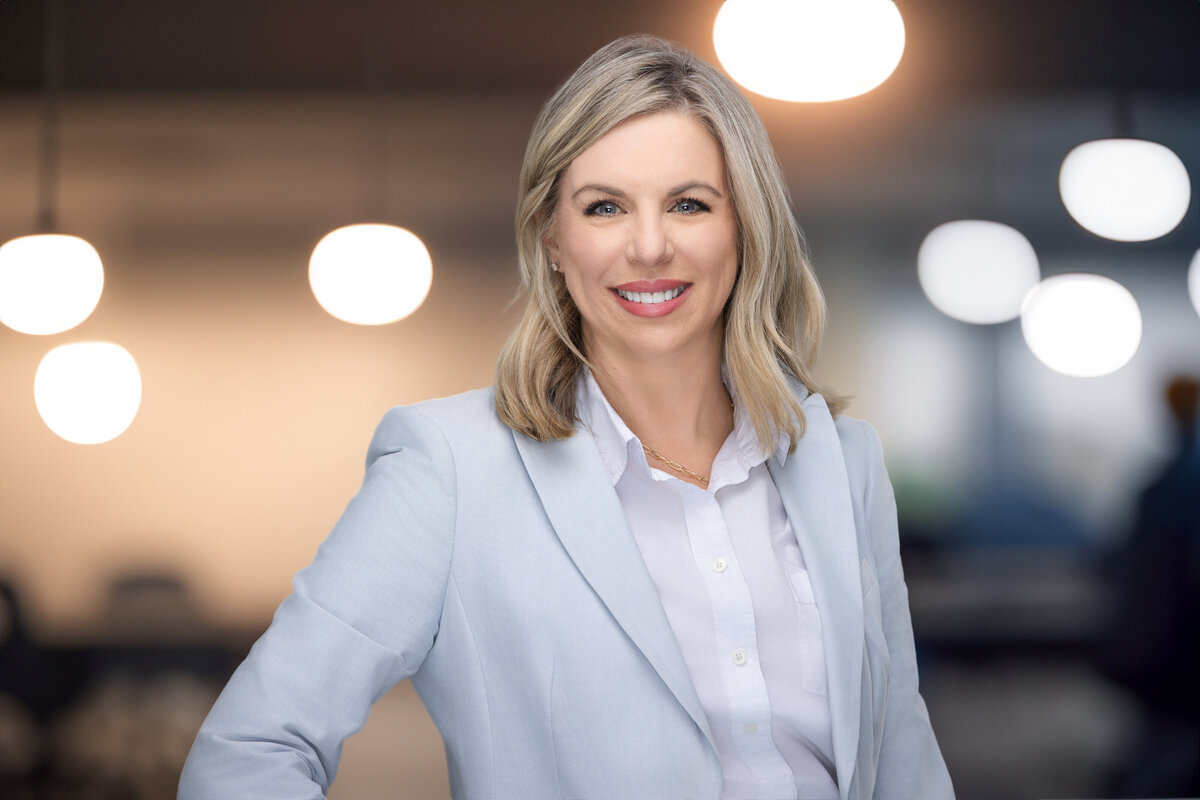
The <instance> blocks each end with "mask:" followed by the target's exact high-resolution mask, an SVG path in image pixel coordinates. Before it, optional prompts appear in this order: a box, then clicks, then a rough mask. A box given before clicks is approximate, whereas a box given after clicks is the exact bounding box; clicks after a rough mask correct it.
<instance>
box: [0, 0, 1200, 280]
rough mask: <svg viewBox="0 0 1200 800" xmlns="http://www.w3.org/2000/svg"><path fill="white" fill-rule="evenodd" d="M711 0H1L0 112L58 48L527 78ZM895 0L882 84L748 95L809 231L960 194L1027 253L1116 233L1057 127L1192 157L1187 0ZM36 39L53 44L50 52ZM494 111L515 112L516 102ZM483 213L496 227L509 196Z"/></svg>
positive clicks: (417, 84) (1079, 137) (902, 245)
mask: <svg viewBox="0 0 1200 800" xmlns="http://www.w3.org/2000/svg"><path fill="white" fill-rule="evenodd" d="M720 5H721V3H720V1H719V0H653V2H651V1H650V0H607V2H604V3H603V4H595V3H585V2H580V1H579V0H41V2H39V0H0V114H3V113H4V110H5V109H6V108H8V109H10V113H15V111H16V110H17V109H20V110H21V111H22V112H23V113H25V114H26V115H29V114H30V113H31V112H34V111H35V109H36V108H37V107H38V103H37V99H38V96H39V94H40V93H41V92H42V87H43V85H44V83H43V79H44V77H46V76H47V75H53V74H54V73H53V72H47V71H46V70H45V69H44V66H45V65H46V64H50V65H53V64H58V65H59V66H60V67H61V73H60V75H61V86H62V90H63V92H64V95H65V98H66V99H67V100H71V101H74V100H79V101H84V102H86V101H88V100H89V99H90V100H92V101H93V102H97V101H104V100H105V98H119V97H132V96H138V97H157V98H182V99H185V100H188V99H191V100H195V99H197V98H203V99H205V101H206V102H210V101H212V100H213V99H214V98H229V99H231V100H235V101H236V100H237V99H238V98H253V97H255V96H260V95H262V94H264V93H267V94H270V95H271V96H274V97H281V96H296V97H300V96H312V95H314V94H315V95H317V96H324V97H331V98H336V97H344V96H354V95H359V94H366V95H375V94H391V95H395V96H397V97H398V98H399V97H403V98H406V102H407V101H411V100H413V99H414V98H422V97H423V98H427V99H430V100H435V101H436V99H437V98H448V99H450V100H452V101H454V102H463V100H464V98H471V97H474V96H479V97H481V98H482V97H508V96H512V97H517V98H541V97H545V96H546V94H547V93H548V92H549V91H550V90H551V89H552V88H553V87H554V85H555V84H556V83H557V82H558V81H560V80H561V79H562V78H563V77H565V76H566V75H567V74H568V73H569V72H570V71H571V69H573V68H574V66H575V65H577V64H578V63H579V62H580V61H581V60H582V58H583V57H584V56H585V55H586V54H587V53H589V52H591V51H592V50H594V49H595V48H596V47H598V46H600V45H601V44H603V43H605V42H607V41H610V40H611V39H613V38H615V37H617V36H619V35H622V34H625V33H631V32H636V31H641V32H649V33H654V34H657V35H661V36H664V37H666V38H670V39H673V40H675V41H679V42H681V43H683V44H685V45H686V46H688V47H690V48H692V49H693V50H695V51H696V52H697V53H698V54H699V55H701V56H702V57H704V58H707V59H710V60H713V59H714V58H715V56H714V53H713V51H712V44H711V41H712V39H711V25H712V20H713V18H714V16H715V14H716V11H717V9H718V8H719V7H720ZM897 5H898V6H899V7H900V9H901V12H902V14H903V16H904V19H905V25H906V34H907V42H906V49H905V54H904V58H903V60H902V61H901V63H900V66H899V67H898V68H897V70H896V72H895V73H894V74H893V75H892V76H891V78H889V79H888V81H887V82H886V83H885V84H884V85H883V86H882V87H881V88H880V89H879V90H876V91H873V92H870V93H868V94H866V95H863V96H861V97H858V98H852V99H850V100H845V101H841V102H839V103H830V104H790V103H782V102H778V101H773V100H767V99H764V98H761V97H757V96H752V100H753V102H754V104H755V106H756V108H757V109H758V110H759V113H760V114H761V115H762V116H763V118H764V120H765V122H766V123H767V126H768V130H769V131H770V133H771V135H772V139H773V140H774V141H775V144H776V147H777V149H778V151H779V155H780V160H781V162H782V163H783V166H784V169H785V172H786V173H787V176H788V179H789V182H790V183H791V184H792V187H793V192H794V194H795V197H796V206H797V213H798V215H799V217H800V219H801V221H802V222H803V224H804V226H805V228H806V230H808V231H810V233H811V232H813V231H819V232H822V233H824V234H825V236H824V239H825V240H829V239H837V240H840V241H846V240H849V239H851V238H856V239H858V240H861V241H862V242H865V243H866V244H867V245H870V246H872V247H875V248H877V250H878V251H879V252H881V253H900V254H908V255H911V254H913V253H915V249H916V247H917V245H918V244H919V242H920V240H921V237H922V236H923V235H924V233H925V232H927V231H928V230H929V229H930V228H931V227H932V226H933V225H935V224H937V223H938V222H941V221H945V220H946V219H953V218H956V217H962V216H965V215H972V216H979V217H983V218H988V219H997V220H1000V221H1004V222H1006V223H1008V224H1012V225H1014V226H1016V227H1018V229H1020V230H1021V231H1022V232H1024V233H1025V234H1026V235H1027V236H1028V237H1029V238H1030V239H1031V241H1033V242H1034V244H1035V246H1036V247H1037V248H1038V251H1039V253H1042V254H1043V255H1047V254H1050V255H1053V254H1055V253H1060V254H1070V255H1072V256H1075V255H1082V256H1085V257H1086V256H1088V255H1089V254H1091V255H1097V254H1102V255H1108V254H1111V253H1112V252H1115V251H1114V250H1113V243H1110V242H1105V241H1102V240H1099V239H1097V237H1094V236H1091V235H1090V234H1087V233H1085V232H1083V231H1082V230H1081V229H1079V228H1078V226H1075V225H1074V224H1073V223H1072V222H1071V220H1070V218H1069V217H1068V216H1067V215H1066V213H1065V211H1064V210H1063V209H1062V206H1061V203H1060V202H1059V200H1058V197H1057V187H1056V185H1055V179H1054V176H1055V175H1056V173H1057V167H1058V164H1059V163H1060V162H1061V160H1062V158H1063V157H1064V156H1065V155H1066V153H1067V152H1068V151H1069V150H1070V148H1071V147H1073V146H1074V145H1075V144H1078V143H1079V142H1082V141H1086V140H1087V139H1090V138H1102V137H1104V136H1112V135H1116V134H1130V133H1132V134H1133V135H1137V136H1142V137H1145V138H1152V139H1155V140H1156V141H1160V142H1162V143H1163V144H1166V145H1167V146H1169V147H1171V148H1172V149H1174V150H1175V151H1176V153H1178V154H1179V156H1180V157H1181V158H1182V159H1183V161H1184V163H1185V165H1186V166H1187V167H1188V169H1189V171H1190V173H1191V175H1192V176H1193V180H1194V181H1195V180H1196V179H1197V178H1198V177H1200V3H1197V2H1196V0H897ZM47 12H57V16H55V14H54V13H47ZM55 20H57V22H55ZM55 31H58V32H59V35H51V36H49V37H47V36H46V33H47V32H51V33H53V32H55ZM47 40H48V41H50V42H51V43H52V44H55V43H57V44H59V45H61V49H60V50H59V51H57V57H56V55H55V51H54V50H52V49H51V50H47V48H45V47H44V46H43V44H44V42H46V41H47ZM47 53H49V55H50V58H48V59H47V58H45V56H46V55H47ZM6 101H7V105H6ZM106 102H107V101H106ZM517 105H520V107H521V113H522V115H523V114H525V113H527V112H526V111H525V105H527V104H517ZM74 107H75V108H78V107H79V106H78V104H76V106H74ZM114 107H115V106H114ZM1121 110H1125V111H1128V112H1129V113H1128V114H1121V113H1118V112H1119V111H1121ZM30 122H31V123H32V122H33V120H32V119H30ZM496 124H497V125H500V124H508V125H510V126H513V127H515V128H517V129H518V130H519V129H521V128H524V129H525V130H527V127H525V126H527V125H528V122H527V121H526V119H525V117H524V116H520V117H519V118H518V119H517V120H515V121H509V122H501V120H499V119H498V118H497V119H496ZM498 220H499V223H498V227H497V230H498V231H499V232H500V234H499V235H500V236H505V237H507V236H508V234H507V221H506V220H507V214H504V215H500V216H499V217H498ZM864 234H865V235H864ZM1198 242H1200V203H1193V207H1192V209H1191V210H1190V212H1189V214H1188V216H1187V217H1186V219H1185V221H1184V223H1183V224H1182V225H1181V226H1180V227H1179V228H1177V229H1176V231H1175V232H1173V233H1171V234H1169V235H1168V236H1166V237H1163V238H1162V239H1160V240H1158V241H1156V242H1152V243H1147V244H1144V245H1140V246H1139V247H1141V248H1142V249H1141V250H1139V252H1154V253H1157V254H1159V255H1162V254H1164V253H1169V254H1170V255H1171V256H1172V257H1175V258H1176V260H1178V258H1177V257H1178V256H1180V254H1183V253H1188V254H1189V255H1190V252H1191V251H1192V250H1194V249H1195V247H1196V245H1197V243H1198ZM1117 247H1118V248H1120V247H1123V245H1117ZM892 260H893V261H897V262H900V261H903V262H904V266H905V268H906V269H908V268H910V267H911V262H910V261H908V260H906V259H905V258H900V259H897V258H893V259H892Z"/></svg>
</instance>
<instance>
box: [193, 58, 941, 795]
mask: <svg viewBox="0 0 1200 800" xmlns="http://www.w3.org/2000/svg"><path fill="white" fill-rule="evenodd" d="M517 234H518V242H519V251H520V260H521V272H522V277H523V279H524V282H525V284H526V286H527V287H528V289H529V301H528V305H527V307H526V310H525V315H524V318H523V319H522V321H521V323H520V326H519V328H518V330H517V331H516V332H515V333H514V335H513V337H512V339H511V340H510V341H509V342H508V344H507V346H506V347H505V349H504V352H503V354H502V355H501V358H500V364H499V369H498V375H497V383H496V386H495V389H494V390H483V391H477V392H472V393H468V394H465V395H460V396H457V397H451V398H446V399H442V400H434V401H430V402H427V403H421V404H418V405H415V406H411V407H406V408H396V409H393V410H392V411H391V412H389V413H388V415H387V416H386V417H385V418H384V420H383V422H382V423H381V424H380V426H379V429H378V431H377V432H376V434H375V438H374V440H373V442H372V444H371V447H370V452H369V456H368V465H369V466H368V468H367V474H366V479H365V481H364V483H363V487H362V490H361V491H360V492H359V494H358V495H357V496H356V497H355V498H354V499H353V500H352V501H351V503H350V505H349V507H348V508H347V509H346V512H345V514H344V516H343V517H342V519H341V521H340V522H339V523H338V525H337V527H336V528H335V529H334V531H333V533H332V534H331V535H330V537H329V539H328V540H327V541H326V542H325V543H324V544H323V545H322V547H321V549H320V551H319V553H318V555H317V557H316V560H315V561H314V562H313V564H312V565H311V566H310V567H308V568H307V569H305V570H303V571H302V572H301V573H300V574H299V575H297V576H296V580H295V584H294V592H293V594H292V595H291V596H290V597H288V598H287V599H286V600H285V601H284V603H283V605H282V606H281V607H280V609H279V611H278V613H277V614H276V616H275V620H274V622H273V623H272V625H271V627H270V629H269V630H268V631H267V632H266V634H265V635H264V636H263V637H262V639H261V640H260V641H259V642H258V643H257V644H256V645H255V647H254V649H253V650H252V651H251V653H250V655H249V657H248V658H247V660H246V662H245V663H244V664H243V665H242V666H241V667H240V668H239V669H238V671H237V673H236V674H235V675H234V676H233V678H232V680H231V681H230V683H229V686H228V687H227V688H226V689H225V691H224V693H223V694H222V696H221V698H220V699H219V700H218V702H217V704H216V706H215V707H214V709H213V711H212V713H211V714H210V715H209V717H208V719H207V721H206V722H205V724H204V727H203V728H202V729H201V731H200V733H199V736H198V737H197V740H196V744H195V746H194V748H193V750H192V754H191V756H190V758H189V760H188V764H187V767H186V768H185V770H184V775H183V779H182V782H181V785H180V797H181V798H184V800H195V799H196V798H212V800H218V799H219V800H227V798H234V797H236V798H251V797H252V798H288V799H289V800H296V798H308V797H314V798H315V797H322V796H323V794H324V792H325V790H326V789H327V788H328V786H329V784H330V783H331V782H332V780H333V778H334V774H335V772H336V770H337V763H338V757H339V755H340V752H341V744H342V740H343V739H344V738H345V737H346V736H348V735H350V734H351V733H353V732H354V731H355V730H357V729H358V728H359V727H360V726H361V725H362V724H363V722H364V721H365V719H366V716H367V712H368V709H369V708H370V706H371V704H372V703H373V702H374V701H375V700H376V699H377V698H378V697H379V696H380V695H382V694H383V693H384V692H385V691H387V689H388V688H389V687H390V686H392V685H393V684H394V683H396V682H397V681H400V680H403V679H405V678H411V679H412V680H413V682H414V684H415V686H416V688H417V691H418V692H419V693H420V695H421V698H422V699H423V701H424V703H425V705H426V707H427V708H428V709H429V712H430V714H431V716H432V717H433V720H434V722H435V723H436V724H437V726H438V729H439V730H440V731H441V733H442V736H443V738H444V740H445V746H446V755H447V760H448V764H449V773H450V782H451V789H452V792H453V794H454V796H455V797H456V798H460V799H465V798H497V799H498V798H513V799H514V800H516V799H519V800H527V799H528V798H550V797H555V798H558V797H562V798H620V800H631V799H633V798H705V800H709V799H711V800H716V798H842V799H843V800H846V799H848V798H870V797H878V798H885V797H886V798H902V799H904V800H912V799H913V798H922V799H923V800H938V798H949V797H952V796H953V791H952V789H951V785H950V780H949V777H948V776H947V773H946V768H945V765H944V763H943V761H942V757H941V754H940V752H939V750H938V746H937V743H936V741H935V739H934V735H933V732H932V730H931V728H930V724H929V719H928V716H927V714H926V711H925V707H924V704H923V702H922V700H921V697H920V695H919V694H918V691H917V672H916V662H915V658H914V653H913V641H912V630H911V625H910V622H909V612H908V606H907V599H906V592H905V587H904V581H903V577H902V574H901V567H900V561H899V553H898V543H897V535H896V520H895V505H894V501H893V499H892V493H891V488H890V485H889V483H888V479H887V475H886V473H885V471H884V467H883V460H882V456H881V452H880V446H879V441H878V439H877V437H876V435H875V433H874V432H873V431H872V429H871V428H870V427H869V426H867V425H866V424H864V423H861V422H856V421H852V420H849V419H847V418H844V417H838V416H837V413H838V410H839V406H840V403H839V401H838V400H837V399H836V397H835V396H833V395H831V394H830V393H828V392H827V391H825V390H824V389H823V388H822V387H820V386H819V385H818V384H817V383H816V382H815V380H814V378H813V376H812V373H811V364H812V359H813V357H814V355H815V352H816V348H817V344H818V342H819V338H820V332H821V328H822V323H823V316H824V310H823V301H822V298H821V294H820V290H819V289H818V287H817V284H816V280H815V278H814V276H813V274H812V271H811V269H810V267H809V265H808V263H807V262H806V260H805V257H804V253H803V249H802V245H801V240H800V235H799V232H798V229H797V227H796V224H795V222H794V220H793V218H792V214H791V210H790V205H789V200H788V193H787V189H786V187H785V185H784V183H783V179H782V177H781V174H780V170H779V167H778V165H777V164H776V161H775V158H774V154H773V152H772V150H771V147H770V144H769V142H768V139H767V136H766V133H765V132H764V130H763V127H762V124H761V122H760V121H759V120H758V118H757V116H756V115H755V113H754V111H753V110H752V108H751V106H750V104H749V103H748V102H747V101H746V99H745V98H744V97H743V96H742V95H741V94H740V92H739V91H738V90H737V89H736V87H734V86H733V85H732V84H731V83H730V81H729V80H728V79H726V78H725V77H723V76H722V75H721V74H720V73H718V72H717V71H716V70H714V69H713V68H712V67H711V66H709V65H707V64H705V63H703V62H702V61H699V60H698V59H696V58H694V57H693V56H692V55H691V54H689V53H687V52H684V51H682V50H680V49H678V48H676V47H674V46H672V45H670V44H668V43H666V42H663V41H661V40H658V39H653V38H649V37H629V38H625V39H621V40H618V41H616V42H613V43H612V44H610V45H608V46H606V47H604V48H603V49H601V50H600V51H599V52H597V53H596V54H594V55H593V56H592V57H591V58H589V59H588V60H587V61H586V62H585V63H584V64H583V65H582V66H581V67H580V68H579V69H578V70H577V71H576V73H575V74H574V75H572V76H571V77H570V78H569V79H568V80H567V82H566V83H565V84H563V86H562V87H560V88H559V89H558V91H557V92H556V93H555V94H554V96H553V97H552V98H551V99H550V100H549V102H548V103H547V104H546V106H545V108H544V109H543V111H542V113H541V115H540V116H539V118H538V120H537V122H536V123H535V125H534V129H533V133H532V135H531V137H530V140H529V146H528V149H527V151H526V154H525V163H524V167H523V169H522V174H521V186H520V196H519V205H518V212H517Z"/></svg>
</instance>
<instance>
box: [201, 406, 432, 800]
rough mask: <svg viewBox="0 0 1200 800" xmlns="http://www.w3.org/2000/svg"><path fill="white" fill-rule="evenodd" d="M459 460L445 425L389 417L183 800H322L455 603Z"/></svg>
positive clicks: (230, 693) (260, 646)
mask: <svg viewBox="0 0 1200 800" xmlns="http://www.w3.org/2000/svg"><path fill="white" fill-rule="evenodd" d="M454 498H455V486H454V464H453V460H452V456H451V454H450V451H449V448H448V446H447V445H446V442H445V439H444V438H443V437H442V435H441V432H440V430H438V428H437V426H436V425H435V424H434V423H432V422H431V421H430V420H428V418H426V417H424V416H423V415H422V414H420V412H418V411H414V410H412V409H393V410H392V411H391V412H389V413H388V415H387V416H386V417H384V420H383V422H382V423H381V424H380V426H379V428H378V430H377V431H376V433H375V437H374V439H373V441H372V443H371V448H370V452H369V454H368V457H367V473H366V478H365V480H364V481H363V486H362V489H361V490H360V491H359V493H358V494H357V495H356V496H355V497H354V499H353V500H352V501H351V502H350V504H349V506H348V507H347V508H346V511H345V513H344V514H343V516H342V518H341V520H339V522H338V523H337V525H336V526H335V528H334V530H333V532H332V533H331V534H330V536H329V538H328V539H327V540H326V541H325V542H324V544H322V545H321V547H320V549H319V551H318V552H317V556H316V559H315V560H314V561H313V563H312V565H311V566H309V567H307V568H306V569H304V570H302V571H301V572H300V573H299V574H298V575H297V576H296V578H295V581H294V582H293V593H292V594H291V596H289V597H288V598H287V599H286V600H285V601H284V602H283V604H282V605H281V606H280V607H279V610H278V611H277V612H276V614H275V619H274V621H273V622H272V623H271V627H270V628H269V629H268V630H267V632H266V633H265V634H264V635H263V636H262V638H261V639H259V641H258V642H257V643H256V644H255V645H254V647H253V648H252V649H251V651H250V654H249V656H247V658H246V661H245V662H244V663H243V664H242V665H241V666H240V667H239V668H238V669H237V671H236V672H235V673H234V675H233V677H232V678H231V679H230V681H229V684H228V686H226V687H225V690H224V691H223V692H222V693H221V696H220V698H218V700H217V702H216V705H215V706H214V707H213V709H212V711H211V712H210V713H209V715H208V718H207V719H206V720H205V722H204V725H203V726H202V727H201V729H200V732H199V734H198V735H197V737H196V742H195V744H194V745H193V747H192V751H191V754H190V755H189V756H188V760H187V763H186V765H185V766H184V770H183V776H182V778H181V780H180V784H179V798H180V800H229V798H251V797H253V798H256V799H262V800H267V799H268V798H280V800H284V798H286V799H287V800H301V799H303V798H323V797H324V796H325V792H326V791H327V790H328V788H329V784H330V783H331V782H332V781H333V778H334V775H335V774H336V772H337V764H338V760H339V758H340V757H341V751H342V741H343V740H344V739H345V738H346V737H347V736H349V735H350V734H352V733H354V732H355V731H357V730H358V729H359V728H360V727H362V725H363V723H364V722H365V721H366V718H367V713H368V711H369V710H370V707H371V705H372V704H373V703H374V702H375V701H376V700H377V699H378V698H379V697H380V696H381V695H382V694H383V693H384V692H386V691H387V690H388V688H390V687H391V686H392V685H393V684H395V683H396V682H397V681H399V680H402V679H404V678H407V677H409V676H411V675H412V674H413V673H415V672H416V671H417V669H418V668H419V667H420V665H421V663H422V661H423V660H424V658H425V655H426V653H428V651H429V648H430V647H431V646H432V644H433V639H434V636H435V634H436V632H437V628H438V620H439V617H440V614H441V608H442V601H443V598H444V596H445V590H446V583H447V578H448V575H449V568H450V553H451V549H452V545H453V531H454V519H455V499H454Z"/></svg>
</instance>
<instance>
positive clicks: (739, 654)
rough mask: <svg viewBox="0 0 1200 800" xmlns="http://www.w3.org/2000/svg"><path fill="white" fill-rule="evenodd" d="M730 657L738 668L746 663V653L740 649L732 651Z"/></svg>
mask: <svg viewBox="0 0 1200 800" xmlns="http://www.w3.org/2000/svg"><path fill="white" fill-rule="evenodd" d="M731 657H732V658H733V663H735V664H737V665H738V666H739V667H740V666H742V665H743V664H745V663H746V651H745V650H743V649H742V648H740V647H739V648H738V649H737V650H734V651H733V653H732V656H731Z"/></svg>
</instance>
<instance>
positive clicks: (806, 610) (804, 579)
mask: <svg viewBox="0 0 1200 800" xmlns="http://www.w3.org/2000/svg"><path fill="white" fill-rule="evenodd" d="M787 577H788V585H789V586H791V588H792V595H793V596H794V597H795V598H796V619H797V624H798V627H799V631H798V635H799V648H798V649H799V652H800V688H802V689H803V690H804V691H806V692H811V693H813V694H819V695H823V696H826V697H827V696H828V695H829V681H828V678H827V676H826V671H825V646H824V643H823V642H822V639H821V615H820V613H819V612H818V610H817V599H816V597H815V596H814V595H813V588H812V582H811V581H810V580H809V579H808V570H805V569H800V570H795V571H792V572H788V574H787Z"/></svg>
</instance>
